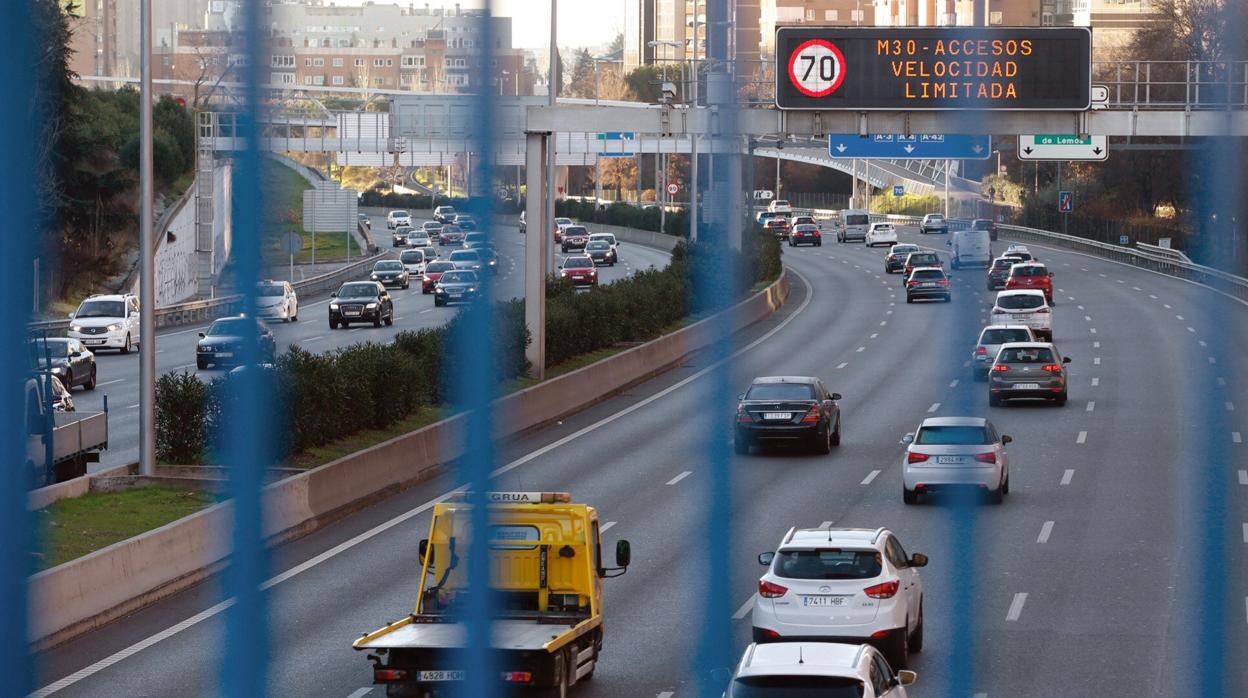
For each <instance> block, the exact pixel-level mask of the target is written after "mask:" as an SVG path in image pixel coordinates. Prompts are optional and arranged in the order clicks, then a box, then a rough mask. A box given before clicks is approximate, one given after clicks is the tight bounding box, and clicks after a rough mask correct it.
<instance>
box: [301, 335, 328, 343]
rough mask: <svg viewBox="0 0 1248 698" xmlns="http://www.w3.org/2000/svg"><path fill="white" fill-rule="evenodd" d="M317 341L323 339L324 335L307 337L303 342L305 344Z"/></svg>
mask: <svg viewBox="0 0 1248 698" xmlns="http://www.w3.org/2000/svg"><path fill="white" fill-rule="evenodd" d="M318 339H325V335H323V334H318V335H316V336H315V337H308V338H307V339H305V340H303V341H305V342H315V341H316V340H318Z"/></svg>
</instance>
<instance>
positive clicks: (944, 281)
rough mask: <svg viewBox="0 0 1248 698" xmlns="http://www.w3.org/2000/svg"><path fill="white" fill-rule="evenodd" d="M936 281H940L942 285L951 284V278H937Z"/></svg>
mask: <svg viewBox="0 0 1248 698" xmlns="http://www.w3.org/2000/svg"><path fill="white" fill-rule="evenodd" d="M936 281H937V283H939V284H940V285H941V286H948V285H949V279H937V280H936Z"/></svg>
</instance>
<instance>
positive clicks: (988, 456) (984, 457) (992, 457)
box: [975, 453, 997, 463]
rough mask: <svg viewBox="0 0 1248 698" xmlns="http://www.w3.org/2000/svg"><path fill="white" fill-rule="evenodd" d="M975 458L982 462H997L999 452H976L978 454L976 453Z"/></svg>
mask: <svg viewBox="0 0 1248 698" xmlns="http://www.w3.org/2000/svg"><path fill="white" fill-rule="evenodd" d="M975 460H977V461H979V462H980V463H996V462H997V454H995V453H976V454H975Z"/></svg>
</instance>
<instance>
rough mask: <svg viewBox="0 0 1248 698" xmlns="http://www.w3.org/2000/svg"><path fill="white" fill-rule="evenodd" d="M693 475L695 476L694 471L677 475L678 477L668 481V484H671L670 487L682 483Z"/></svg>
mask: <svg viewBox="0 0 1248 698" xmlns="http://www.w3.org/2000/svg"><path fill="white" fill-rule="evenodd" d="M692 474H693V471H692V470H686V471H685V472H683V473H681V474H679V475H677V476H676V477H674V478H672V479H671V480H668V481H667V484H669V485H675V484H676V483H678V482H680V481H681V480H684V479H685V478H687V477H689V476H690V475H692Z"/></svg>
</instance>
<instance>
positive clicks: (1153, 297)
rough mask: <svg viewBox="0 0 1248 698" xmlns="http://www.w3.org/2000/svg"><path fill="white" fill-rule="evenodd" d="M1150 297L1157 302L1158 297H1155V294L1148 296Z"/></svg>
mask: <svg viewBox="0 0 1248 698" xmlns="http://www.w3.org/2000/svg"><path fill="white" fill-rule="evenodd" d="M1148 297H1149V298H1152V299H1153V300H1157V296H1154V295H1153V294H1151V293H1150V294H1148Z"/></svg>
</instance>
